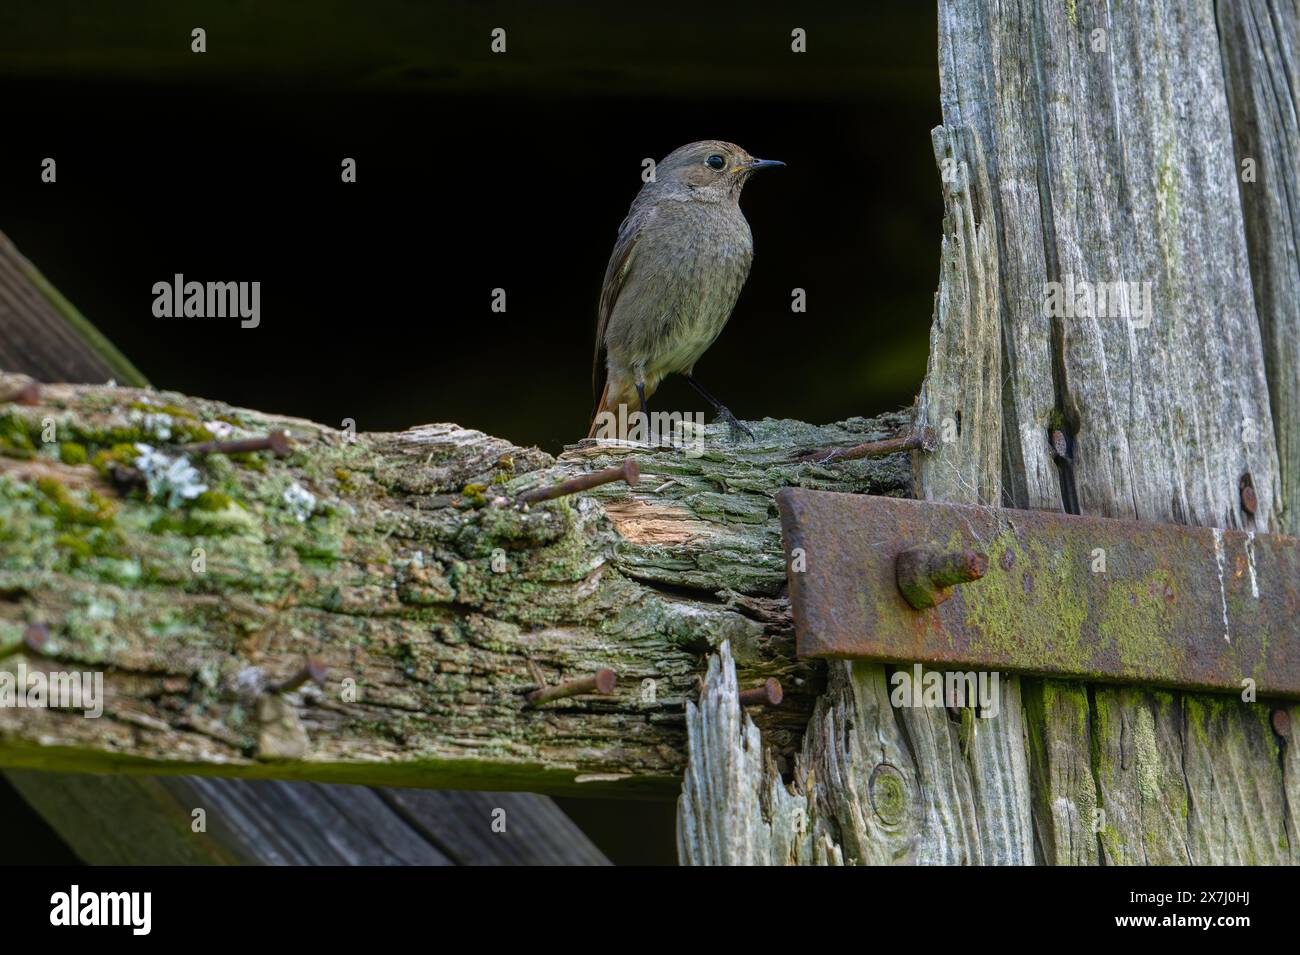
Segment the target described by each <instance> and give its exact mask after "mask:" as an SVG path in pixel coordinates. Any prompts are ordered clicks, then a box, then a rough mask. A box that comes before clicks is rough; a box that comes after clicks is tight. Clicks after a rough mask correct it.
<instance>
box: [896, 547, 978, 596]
mask: <svg viewBox="0 0 1300 955" xmlns="http://www.w3.org/2000/svg"><path fill="white" fill-rule="evenodd" d="M988 567H989V559H988V556H987V555H985V554H982V553H980V552H979V551H974V550H965V551H955V552H951V553H949V552H946V551H942V550H937V549H935V548H931V547H914V548H912V549H911V550H906V551H903V553H901V554H899V555H898V558H897V561H896V563H895V574H896V577H897V579H898V589H899V592H900V593H902V595H903V597H904V598H905V599H906V600H907V602H908V603H910V604H911V605H912V606H913V607H915V608H916V609H917V610H924V609H926V608H927V607H936V606H938V605H939V604H941V603H943V602H944V601H945V600H947V599H948V598H949V597H951V596H952V590H951V588H952V587H953V586H955V585H957V584H963V583H969V582H970V581H972V580H979V579H980V578H981V577H983V576H984V574H985V573H986V572H987V571H988Z"/></svg>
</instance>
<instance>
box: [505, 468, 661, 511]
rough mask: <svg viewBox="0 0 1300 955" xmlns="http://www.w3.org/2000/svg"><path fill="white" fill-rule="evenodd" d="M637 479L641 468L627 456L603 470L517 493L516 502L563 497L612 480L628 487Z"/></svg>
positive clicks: (534, 502)
mask: <svg viewBox="0 0 1300 955" xmlns="http://www.w3.org/2000/svg"><path fill="white" fill-rule="evenodd" d="M639 480H641V468H640V466H639V465H638V464H637V463H636V461H635V460H634V459H632V458H628V459H627V460H626V461H624V462H623V463H622V464H620V465H618V466H617V467H612V468H605V469H604V470H603V471H592V472H591V473H590V474H580V475H578V476H577V477H575V478H570V479H569V480H567V481H561V482H560V483H559V484H552V485H551V486H550V487H537V488H533V489H532V490H531V491H525V492H524V493H523V494H521V495H519V498H518V503H519V504H520V505H524V504H536V503H538V502H539V501H550V500H553V499H554V498H557V497H564V496H565V495H567V494H576V493H577V492H578V491H589V490H591V489H592V488H593V487H599V486H600V485H602V484H610V483H612V482H614V481H625V482H627V484H628V486H629V487H630V486H633V485H635V484H636V483H637V481H639Z"/></svg>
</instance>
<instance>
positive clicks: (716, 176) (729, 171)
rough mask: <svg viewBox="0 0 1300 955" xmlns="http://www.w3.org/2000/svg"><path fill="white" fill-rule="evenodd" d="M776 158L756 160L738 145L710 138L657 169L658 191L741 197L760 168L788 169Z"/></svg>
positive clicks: (669, 158) (672, 156) (675, 152)
mask: <svg viewBox="0 0 1300 955" xmlns="http://www.w3.org/2000/svg"><path fill="white" fill-rule="evenodd" d="M784 165H785V163H783V162H780V161H779V160H776V159H755V158H754V157H753V156H751V155H750V154H749V153H747V152H745V150H743V149H741V148H740V147H739V146H737V145H736V144H735V143H724V142H722V141H721V140H717V139H706V140H704V141H702V142H698V143H690V144H689V145H686V146H682V147H681V148H679V149H674V150H673V151H672V152H671V153H669V154H668V155H667V156H666V157H665V158H664V160H663V161H662V162H660V163H659V165H658V166H656V167H655V180H656V184H657V185H659V186H661V187H666V188H661V189H660V190H657V191H668V190H671V191H674V192H679V191H680V192H683V193H685V194H687V195H689V196H692V197H694V198H700V199H715V200H720V199H731V200H733V201H734V200H735V199H736V198H737V197H739V196H740V190H741V189H742V188H743V187H744V185H745V182H746V181H747V180H748V179H749V177H750V176H752V175H753V174H754V173H755V172H757V171H758V170H760V169H770V168H772V167H773V166H784Z"/></svg>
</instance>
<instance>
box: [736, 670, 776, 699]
mask: <svg viewBox="0 0 1300 955" xmlns="http://www.w3.org/2000/svg"><path fill="white" fill-rule="evenodd" d="M738 697H739V699H740V705H741V706H780V705H781V701H782V700H783V699H785V691H784V690H782V689H781V681H780V680H778V679H777V678H776V677H774V676H770V677H768V678H767V679H766V680H764V681H763V685H762V686H756V687H754V688H753V689H751V690H741V691H740V693H739V694H738Z"/></svg>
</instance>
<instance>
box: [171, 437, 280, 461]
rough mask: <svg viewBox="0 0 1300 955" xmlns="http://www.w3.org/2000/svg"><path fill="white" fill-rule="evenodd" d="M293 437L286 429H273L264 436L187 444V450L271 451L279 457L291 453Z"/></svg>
mask: <svg viewBox="0 0 1300 955" xmlns="http://www.w3.org/2000/svg"><path fill="white" fill-rule="evenodd" d="M290 444H292V439H291V438H290V437H289V434H288V432H286V431H272V432H271V433H270V434H268V435H266V437H263V438H242V439H240V440H238V441H204V442H203V443H202V444H187V445H185V450H186V451H188V452H190V453H191V454H247V453H248V452H250V451H270V452H271V453H272V454H274V455H275V456H276V457H277V458H282V457H284V456H285V455H286V454H288V453H289V446H290Z"/></svg>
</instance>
